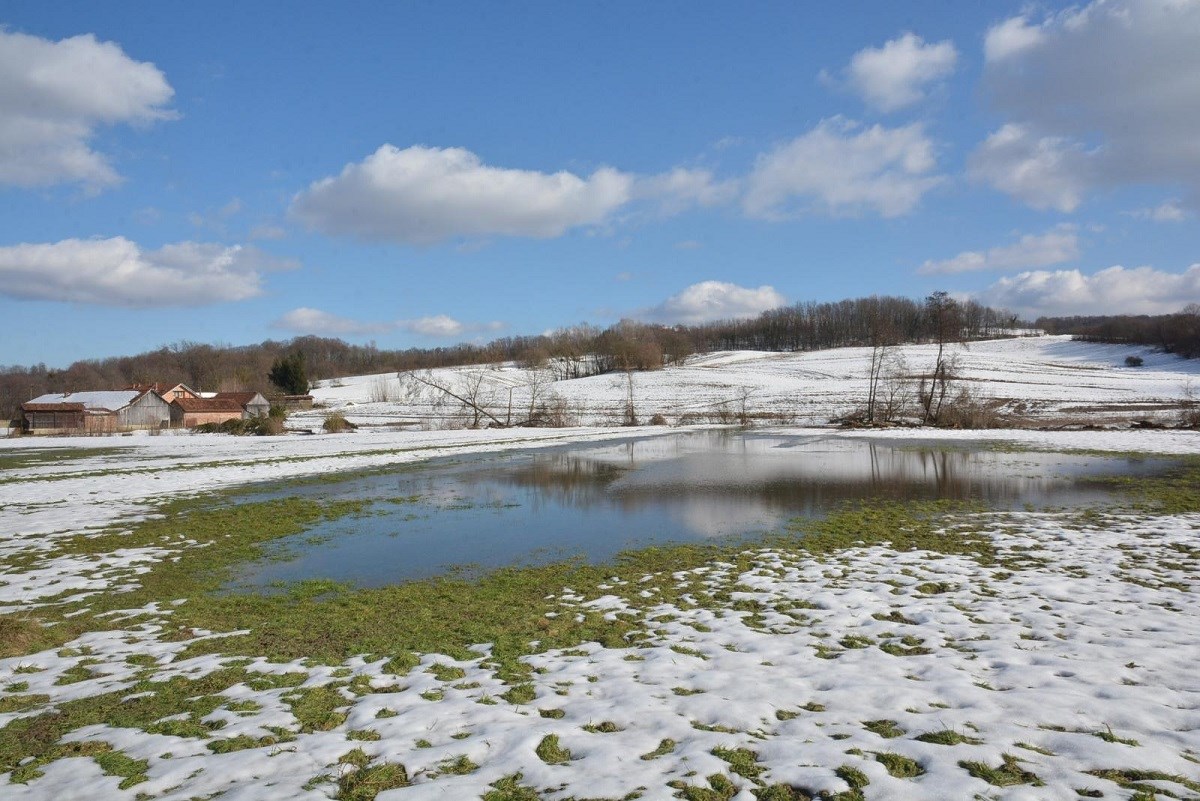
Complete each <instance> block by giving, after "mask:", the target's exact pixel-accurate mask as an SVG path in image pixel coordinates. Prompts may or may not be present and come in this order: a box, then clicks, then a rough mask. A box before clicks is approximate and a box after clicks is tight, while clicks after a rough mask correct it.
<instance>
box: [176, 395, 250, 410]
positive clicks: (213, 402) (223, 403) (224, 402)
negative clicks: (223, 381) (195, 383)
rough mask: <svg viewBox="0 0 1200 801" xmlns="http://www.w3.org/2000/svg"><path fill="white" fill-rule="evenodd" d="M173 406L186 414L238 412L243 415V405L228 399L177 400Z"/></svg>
mask: <svg viewBox="0 0 1200 801" xmlns="http://www.w3.org/2000/svg"><path fill="white" fill-rule="evenodd" d="M171 405H172V406H178V407H179V408H180V409H183V411H185V412H237V413H238V414H241V413H242V404H240V403H238V402H237V401H233V400H229V399H228V398H176V399H175V400H173V401H171Z"/></svg>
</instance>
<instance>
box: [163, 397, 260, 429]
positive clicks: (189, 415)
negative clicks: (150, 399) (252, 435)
mask: <svg viewBox="0 0 1200 801" xmlns="http://www.w3.org/2000/svg"><path fill="white" fill-rule="evenodd" d="M170 409H171V425H173V426H179V427H183V428H195V427H196V426H198V425H203V424H204V423H224V422H226V421H228V420H241V419H242V415H243V413H244V410H243V409H242V405H241V404H240V403H238V402H237V401H235V400H230V399H229V398H176V399H175V400H173V401H171V407H170Z"/></svg>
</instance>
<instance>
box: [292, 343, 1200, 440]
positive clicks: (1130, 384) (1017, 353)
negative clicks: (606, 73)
mask: <svg viewBox="0 0 1200 801" xmlns="http://www.w3.org/2000/svg"><path fill="white" fill-rule="evenodd" d="M936 349H937V348H936V345H906V346H900V347H897V348H895V349H894V350H893V353H894V355H895V356H899V357H900V358H901V359H902V364H903V372H904V374H905V375H906V376H908V378H909V381H910V384H911V385H910V386H909V387H906V388H905V389H904V391H905V392H908V393H910V394H911V393H912V392H915V383H916V382H917V381H918V380H919V376H920V375H921V374H922V373H928V372H929V371H930V370H931V369H932V366H933V363H934V360H935V357H936ZM950 352H951V354H952V356H953V358H954V359H955V360H956V363H957V374H958V376H959V379H958V381H957V382H956V383H955V385H954V387H953V389H952V393H953V394H956V393H957V392H958V391H959V390H961V389H964V388H965V389H967V390H969V391H970V393H971V394H972V395H973V396H975V397H976V398H977V399H980V400H989V401H995V405H996V406H997V407H998V408H1000V409H1001V411H1003V412H1007V413H1009V414H1013V415H1019V416H1021V417H1023V418H1026V419H1030V420H1033V421H1035V422H1040V423H1051V424H1053V423H1060V424H1071V423H1083V422H1094V423H1101V424H1103V423H1119V422H1123V421H1125V422H1127V421H1129V420H1135V419H1136V420H1141V419H1152V420H1159V421H1161V422H1168V423H1169V422H1173V421H1174V419H1176V418H1177V416H1178V407H1179V404H1180V403H1181V402H1182V401H1184V400H1185V399H1187V398H1189V397H1190V393H1191V391H1192V385H1193V384H1195V385H1196V388H1197V389H1198V390H1200V362H1196V361H1189V360H1184V359H1179V358H1177V357H1175V356H1172V355H1170V354H1163V353H1157V352H1154V351H1152V350H1150V349H1148V348H1143V347H1136V346H1124V345H1104V344H1094V343H1085V342H1075V341H1072V339H1071V338H1070V337H1069V336H1040V337H1024V338H1017V339H999V340H989V341H983V342H972V343H970V344H966V345H955V346H952V347H951V349H950ZM1128 356H1137V357H1140V358H1141V359H1142V360H1143V365H1142V366H1141V367H1127V366H1126V365H1125V359H1126V357H1128ZM870 360H871V349H870V348H839V349H834V350H825V351H812V352H806V353H775V352H759V351H726V352H717V353H709V354H703V355H699V356H693V357H691V358H689V359H687V360H686V361H685V362H683V363H682V364H680V365H676V366H670V367H666V368H664V369H663V370H660V371H656V372H647V373H635V374H633V376H632V383H633V388H632V396H633V404H634V408H635V412H636V414H637V417H638V419H639V420H640V421H641V422H645V421H646V420H648V419H649V418H650V417H651V416H653V415H656V414H661V415H662V416H663V417H664V418H665V419H666V420H667V422H668V423H670V424H677V423H680V422H685V423H686V422H720V421H722V420H726V421H732V420H733V419H736V418H737V417H738V416H739V415H740V414H741V413H742V412H743V410H744V411H745V413H746V414H748V415H750V416H753V417H760V418H766V419H770V420H775V421H778V422H785V423H795V424H802V425H824V424H827V423H828V422H829V421H830V420H832V419H834V418H838V417H841V416H843V415H845V414H847V413H849V412H851V411H852V410H853V409H854V408H856V407H861V406H863V405H864V404H865V402H866V397H867V389H868V380H867V376H868V372H869V365H870ZM429 377H430V378H431V379H432V380H433V381H435V382H436V383H438V384H441V385H443V386H446V387H447V388H450V389H451V390H452V391H454V392H455V393H456V394H460V395H461V394H464V393H467V392H471V393H473V397H476V398H477V400H478V403H479V404H480V405H482V406H484V407H485V408H486V409H487V410H488V411H489V412H491V413H492V414H493V415H495V416H496V417H497V418H498V419H500V420H502V421H509V420H512V421H518V420H521V419H523V417H524V416H525V412H527V410H528V407H529V405H530V400H531V395H532V396H533V399H534V400H535V402H536V403H535V405H536V404H541V403H545V402H548V401H551V400H553V401H554V402H556V403H557V404H558V405H559V407H560V408H562V409H563V410H564V411H565V412H566V416H567V417H569V418H570V419H571V421H572V422H576V423H579V424H584V425H608V424H614V423H618V422H620V421H621V420H622V418H623V414H624V410H625V405H626V403H627V400H628V397H629V395H630V387H629V383H628V380H627V377H626V376H625V375H624V374H609V375H600V376H591V377H588V378H580V379H574V380H568V381H556V382H549V376H548V371H536V370H528V369H523V368H521V367H518V366H516V365H514V364H511V363H509V364H504V365H495V366H475V367H459V368H448V369H440V370H434V371H432V373H430V375H429ZM313 395H314V397H315V398H316V400H317V402H318V403H319V404H320V405H322V406H324V407H326V408H327V409H337V410H341V411H343V412H344V413H345V414H346V415H347V417H348V418H349V419H350V420H351V421H352V422H354V423H356V424H359V425H405V424H406V425H414V426H415V425H423V426H427V427H439V426H442V425H448V424H453V423H454V421H453V420H452V419H450V418H452V417H453V414H452V412H453V407H455V406H456V405H458V404H457V403H456V402H454V401H452V399H448V398H446V397H445V396H443V395H441V394H440V393H437V392H434V391H430V390H429V389H428V388H423V389H421V391H419V392H415V391H413V388H412V386H411V384H410V385H408V386H406V384H405V382H403V381H401V380H400V379H399V378H398V377H397V376H396V374H394V373H386V374H381V375H368V376H357V377H352V378H342V379H334V380H329V381H322V382H320V383H319V384H318V386H317V387H316V389H314V390H313ZM439 399H440V400H442V401H443V403H442V405H441V407H440V408H437V403H436V402H437V401H438V400H439ZM322 414H323V412H322V411H320V410H318V411H316V412H313V413H311V414H310V415H308V416H307V417H305V416H298V417H297V419H296V422H297V423H300V424H302V425H307V424H308V423H310V422H314V421H318V420H319V419H320V416H321V415H322ZM448 416H449V417H448ZM462 422H463V421H462V420H461V419H459V420H458V423H459V424H461V423H462Z"/></svg>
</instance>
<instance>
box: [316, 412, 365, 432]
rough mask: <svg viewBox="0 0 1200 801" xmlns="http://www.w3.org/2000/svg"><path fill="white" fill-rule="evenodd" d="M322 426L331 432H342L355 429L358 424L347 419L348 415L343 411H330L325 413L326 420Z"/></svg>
mask: <svg viewBox="0 0 1200 801" xmlns="http://www.w3.org/2000/svg"><path fill="white" fill-rule="evenodd" d="M321 428H323V429H325V430H326V431H327V432H329V433H330V434H340V433H342V432H343V431H353V430H354V429H356V428H358V426H356V425H354V423H351V422H350V421H349V420H347V419H346V415H344V414H342V413H341V412H330V413H329V414H327V415H325V422H324V423H322V424H321Z"/></svg>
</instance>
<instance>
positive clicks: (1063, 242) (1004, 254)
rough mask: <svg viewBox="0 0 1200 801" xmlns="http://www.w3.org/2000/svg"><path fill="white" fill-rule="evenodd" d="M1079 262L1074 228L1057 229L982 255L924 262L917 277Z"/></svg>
mask: <svg viewBox="0 0 1200 801" xmlns="http://www.w3.org/2000/svg"><path fill="white" fill-rule="evenodd" d="M1077 258H1079V238H1078V236H1077V235H1076V233H1075V228H1074V226H1070V225H1060V226H1058V227H1056V228H1053V229H1051V230H1049V231H1047V232H1046V233H1044V234H1026V235H1025V236H1022V237H1021V238H1020V239H1019V240H1018V241H1017V242H1016V243H1014V244H1012V245H1003V246H1000V247H994V248H989V249H988V250H986V251H977V250H966V251H963V252H962V253H959V254H958V255H957V256H955V257H954V258H952V259H943V260H941V261H927V262H925V263H924V264H922V265H921V266H920V267H919V268H918V269H917V273H918V274H919V275H954V274H957V273H968V272H981V271H984V270H1027V269H1030V268H1032V267H1050V266H1052V265H1055V264H1062V263H1064V262H1068V261H1074V260H1075V259H1077Z"/></svg>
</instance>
